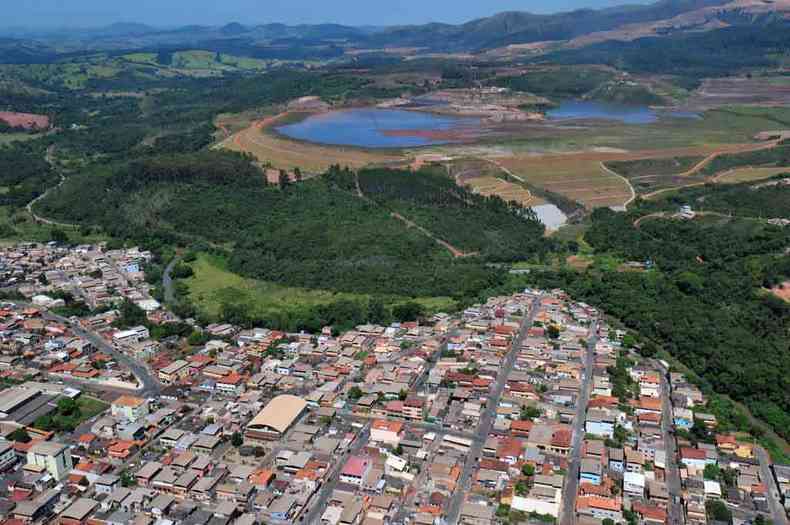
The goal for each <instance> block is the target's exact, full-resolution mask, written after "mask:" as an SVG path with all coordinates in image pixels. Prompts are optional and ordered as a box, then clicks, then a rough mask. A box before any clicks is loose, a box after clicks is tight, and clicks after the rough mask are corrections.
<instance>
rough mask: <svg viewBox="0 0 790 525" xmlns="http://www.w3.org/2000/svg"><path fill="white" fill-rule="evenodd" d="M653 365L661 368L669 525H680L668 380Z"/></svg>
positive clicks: (682, 515) (682, 514)
mask: <svg viewBox="0 0 790 525" xmlns="http://www.w3.org/2000/svg"><path fill="white" fill-rule="evenodd" d="M652 364H653V366H655V367H656V369H658V370H661V403H662V406H661V412H662V418H661V432H662V435H663V436H664V445H665V446H666V452H667V468H666V472H667V479H666V482H667V490H668V491H669V506H668V509H667V510H668V514H669V525H682V524H683V523H685V522H686V518H685V512H684V511H683V503H682V501H681V499H680V496H681V494H682V492H683V489H682V487H681V484H680V471H679V470H678V464H677V457H678V456H677V447H676V443H675V436H674V435H673V434H672V433H671V432H670V429H671V428H672V425H673V423H672V402H671V391H670V389H669V381H667V373H668V372H667V370H666V369H664V366H663V365H661V363H659V362H658V361H655V360H653V363H652Z"/></svg>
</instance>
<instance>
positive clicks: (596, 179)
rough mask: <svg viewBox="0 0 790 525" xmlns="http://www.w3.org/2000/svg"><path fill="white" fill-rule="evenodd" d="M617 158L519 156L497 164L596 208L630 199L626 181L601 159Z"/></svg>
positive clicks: (593, 154) (606, 155) (533, 182)
mask: <svg viewBox="0 0 790 525" xmlns="http://www.w3.org/2000/svg"><path fill="white" fill-rule="evenodd" d="M614 156H615V155H612V154H603V153H601V154H598V153H587V154H569V155H541V156H518V157H511V158H503V159H499V160H498V162H499V163H500V164H501V165H502V166H503V167H505V168H507V169H508V170H510V171H512V172H513V173H514V174H515V175H518V176H520V177H522V178H524V179H525V180H526V181H527V182H528V183H529V184H533V185H535V186H538V187H540V188H543V189H545V190H548V191H551V192H554V193H559V194H561V195H564V196H565V197H568V198H569V199H573V200H575V201H579V202H581V203H583V204H584V205H585V206H586V207H588V208H596V207H601V206H622V205H623V204H624V203H625V202H627V201H628V200H629V199H630V198H631V189H630V188H629V186H628V184H627V183H626V181H625V180H623V179H622V178H620V177H617V176H616V175H613V174H611V173H607V172H606V171H605V170H604V169H603V168H602V167H601V164H600V163H601V161H602V160H604V159H612V157H614ZM622 156H623V155H620V157H622Z"/></svg>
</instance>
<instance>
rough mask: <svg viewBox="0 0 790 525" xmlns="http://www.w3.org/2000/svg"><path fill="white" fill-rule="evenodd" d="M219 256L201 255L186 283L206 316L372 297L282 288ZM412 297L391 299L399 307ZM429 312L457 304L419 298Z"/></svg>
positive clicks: (311, 305)
mask: <svg viewBox="0 0 790 525" xmlns="http://www.w3.org/2000/svg"><path fill="white" fill-rule="evenodd" d="M226 266H227V265H226V261H225V260H224V259H223V258H222V257H219V256H215V255H209V254H200V255H199V256H198V258H197V260H196V261H195V262H194V263H192V269H193V271H194V276H193V277H190V278H189V279H187V280H186V281H185V282H186V284H187V287H188V289H189V295H190V298H191V300H192V301H193V302H194V303H195V305H196V306H197V307H198V308H199V309H200V310H201V311H202V312H203V313H205V314H207V315H209V316H211V317H216V316H218V315H219V313H220V308H221V306H222V304H223V303H229V304H237V305H242V306H244V307H245V308H246V309H247V310H248V311H249V312H250V313H251V314H253V315H266V314H270V313H272V312H274V311H286V312H287V311H289V310H295V309H302V308H311V307H315V306H320V305H326V304H330V303H332V302H335V301H337V300H340V299H350V300H365V301H366V300H367V299H368V296H366V295H360V294H352V293H339V292H332V291H327V290H311V289H305V288H294V287H289V286H282V285H279V284H276V283H272V282H267V281H261V280H257V279H250V278H246V277H242V276H240V275H238V274H235V273H233V272H231V271H229V270H228V269H227V268H226ZM408 300H410V298H403V297H391V298H389V299H388V301H387V302H388V304H390V305H395V304H399V303H403V302H406V301H408ZM414 300H415V301H417V302H419V303H420V304H421V305H422V306H423V307H424V308H425V310H426V311H428V312H439V311H450V310H452V309H453V308H454V306H455V302H454V301H453V300H452V299H451V298H449V297H422V298H416V299H414Z"/></svg>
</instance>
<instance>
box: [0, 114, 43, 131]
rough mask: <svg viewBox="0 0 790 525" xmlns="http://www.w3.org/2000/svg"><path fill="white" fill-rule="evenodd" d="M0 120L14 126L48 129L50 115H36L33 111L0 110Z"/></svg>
mask: <svg viewBox="0 0 790 525" xmlns="http://www.w3.org/2000/svg"><path fill="white" fill-rule="evenodd" d="M0 120H1V121H3V122H5V123H6V124H8V125H9V126H11V127H12V128H24V129H47V128H49V117H47V116H46V115H34V114H33V113H14V112H13V111H0Z"/></svg>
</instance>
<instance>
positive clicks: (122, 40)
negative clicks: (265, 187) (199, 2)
mask: <svg viewBox="0 0 790 525" xmlns="http://www.w3.org/2000/svg"><path fill="white" fill-rule="evenodd" d="M777 22H779V23H782V24H785V23H790V0H660V1H658V2H656V3H653V4H649V5H624V6H620V7H612V8H606V9H597V10H596V9H579V10H574V11H569V12H563V13H556V14H546V15H538V14H532V13H527V12H504V13H499V14H496V15H494V16H491V17H487V18H481V19H477V20H472V21H470V22H467V23H465V24H460V25H452V24H442V23H432V24H426V25H414V26H397V27H351V26H344V25H338V24H318V25H286V24H276V23H273V24H265V25H254V26H253V25H243V24H241V23H238V22H233V23H229V24H226V25H223V26H218V27H210V26H183V27H176V28H165V29H163V28H155V27H151V26H148V25H144V24H137V23H117V24H113V25H110V26H107V27H103V28H93V29H61V30H50V31H33V30H25V29H9V30H6V31H4V32H0V35H2V36H4V37H6V38H5V39H3V40H2V41H0V45H3V46H8V45H18V46H21V47H28V48H36V49H38V50H39V51H40V50H41V49H40V48H41V47H44V48H46V47H52V48H53V50H54V48H55V43H56V42H57V49H58V51H59V52H62V51H64V50H65V51H67V52H68V51H78V50H85V49H97V50H114V49H115V50H127V49H143V48H155V47H183V46H200V47H202V48H208V49H213V47H218V48H221V47H227V44H228V42H232V43H233V45H234V47H240V46H241V47H243V46H252V47H253V48H255V47H257V48H261V47H266V46H277V47H283V46H335V47H339V48H342V49H343V50H346V51H348V50H356V51H359V50H376V49H383V48H412V49H414V48H416V49H419V50H425V51H431V52H465V53H468V52H473V53H474V52H481V51H488V50H492V49H498V48H505V47H508V46H518V45H532V46H533V47H535V48H537V49H540V47H541V45H542V44H551V45H552V46H553V48H554V49H556V47H557V46H561V47H572V48H574V47H581V46H585V45H589V44H592V43H598V42H604V41H610V40H615V41H629V40H633V39H636V38H642V37H648V36H658V37H661V36H668V35H677V34H679V33H693V32H701V31H709V30H716V29H721V28H725V27H732V26H744V25H746V26H754V25H768V24H776V23H777ZM212 46H213V47H212Z"/></svg>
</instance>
